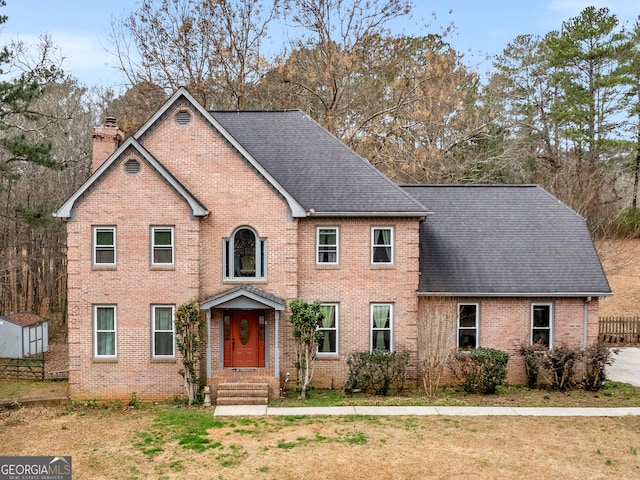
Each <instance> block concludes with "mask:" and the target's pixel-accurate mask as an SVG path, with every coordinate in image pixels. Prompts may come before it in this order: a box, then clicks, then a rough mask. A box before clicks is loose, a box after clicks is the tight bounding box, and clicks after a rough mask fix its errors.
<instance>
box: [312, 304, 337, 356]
mask: <svg viewBox="0 0 640 480" xmlns="http://www.w3.org/2000/svg"><path fill="white" fill-rule="evenodd" d="M320 305H326V306H331V307H334V308H335V324H336V326H335V328H333V329H332V328H322V327H318V330H326V331H331V330H335V332H336V351H335V352H321V351H320V350H318V349H317V348H316V354H317V355H318V357H322V358H327V357H337V356H338V355H339V353H340V304H339V303H337V302H323V303H321V304H320Z"/></svg>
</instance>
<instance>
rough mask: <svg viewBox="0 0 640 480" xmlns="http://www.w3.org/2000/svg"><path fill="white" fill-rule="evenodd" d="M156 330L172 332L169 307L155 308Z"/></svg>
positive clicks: (171, 314)
mask: <svg viewBox="0 0 640 480" xmlns="http://www.w3.org/2000/svg"><path fill="white" fill-rule="evenodd" d="M155 320H156V325H155V329H156V330H173V309H172V308H169V307H156V308H155Z"/></svg>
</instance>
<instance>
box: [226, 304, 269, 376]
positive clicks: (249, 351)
mask: <svg viewBox="0 0 640 480" xmlns="http://www.w3.org/2000/svg"><path fill="white" fill-rule="evenodd" d="M258 313H259V311H257V310H232V311H229V312H227V314H225V325H224V329H225V332H224V347H225V348H224V366H225V367H261V366H264V363H263V362H264V360H262V365H260V363H261V361H260V360H261V358H262V359H264V336H262V338H261V335H260V333H261V326H260V322H259V315H258ZM260 313H262V312H260ZM262 319H264V314H262ZM263 322H264V320H263ZM262 328H264V327H262ZM261 353H262V355H261Z"/></svg>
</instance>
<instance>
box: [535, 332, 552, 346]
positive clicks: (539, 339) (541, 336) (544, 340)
mask: <svg viewBox="0 0 640 480" xmlns="http://www.w3.org/2000/svg"><path fill="white" fill-rule="evenodd" d="M549 335H550V331H549V330H534V331H533V335H532V339H531V341H532V343H540V344H542V345H544V346H545V347H548V346H549Z"/></svg>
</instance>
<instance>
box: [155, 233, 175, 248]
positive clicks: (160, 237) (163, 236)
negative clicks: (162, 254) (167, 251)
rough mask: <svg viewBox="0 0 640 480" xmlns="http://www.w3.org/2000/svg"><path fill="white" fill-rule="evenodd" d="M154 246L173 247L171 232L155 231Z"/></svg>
mask: <svg viewBox="0 0 640 480" xmlns="http://www.w3.org/2000/svg"><path fill="white" fill-rule="evenodd" d="M153 244H154V245H156V246H162V245H165V246H166V245H169V246H170V245H171V230H158V229H156V230H154V233H153Z"/></svg>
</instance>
